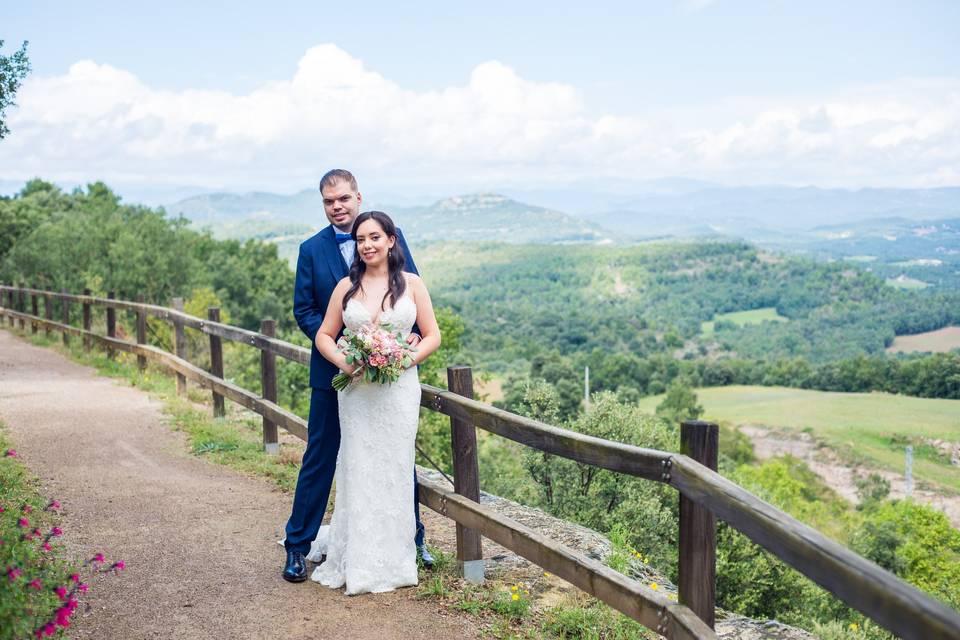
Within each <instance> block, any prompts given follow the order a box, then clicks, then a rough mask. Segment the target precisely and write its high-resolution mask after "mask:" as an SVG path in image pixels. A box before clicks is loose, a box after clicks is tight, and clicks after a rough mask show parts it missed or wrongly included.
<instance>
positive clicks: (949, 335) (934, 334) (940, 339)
mask: <svg viewBox="0 0 960 640" xmlns="http://www.w3.org/2000/svg"><path fill="white" fill-rule="evenodd" d="M953 349H960V327H944V328H943V329H937V330H936V331H927V332H926V333H917V334H914V335H912V336H897V337H896V338H894V340H893V344H891V345H890V346H889V347H887V353H913V352H916V351H920V352H930V353H946V352H947V351H952V350H953Z"/></svg>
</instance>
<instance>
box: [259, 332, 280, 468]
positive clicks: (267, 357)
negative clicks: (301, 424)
mask: <svg viewBox="0 0 960 640" xmlns="http://www.w3.org/2000/svg"><path fill="white" fill-rule="evenodd" d="M260 333H262V334H263V335H265V336H269V337H271V338H273V337H274V336H276V335H277V323H276V322H275V321H273V320H271V319H269V318H268V319H265V320H261V321H260ZM260 390H261V391H262V395H263V398H264V400H269V401H270V402H276V401H277V356H276V355H274V354H273V353H271V352H270V351H267V350H266V349H261V350H260ZM263 450H264V451H266V452H267V453H270V454H273V455H276V454H278V453H280V440H279V437H278V434H277V425H276V423H274V422H271V421H270V420H267V419H266V417H264V419H263Z"/></svg>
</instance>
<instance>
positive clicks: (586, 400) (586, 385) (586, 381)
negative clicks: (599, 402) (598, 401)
mask: <svg viewBox="0 0 960 640" xmlns="http://www.w3.org/2000/svg"><path fill="white" fill-rule="evenodd" d="M583 408H584V409H589V408H590V366H589V365H587V366H586V367H584V368H583Z"/></svg>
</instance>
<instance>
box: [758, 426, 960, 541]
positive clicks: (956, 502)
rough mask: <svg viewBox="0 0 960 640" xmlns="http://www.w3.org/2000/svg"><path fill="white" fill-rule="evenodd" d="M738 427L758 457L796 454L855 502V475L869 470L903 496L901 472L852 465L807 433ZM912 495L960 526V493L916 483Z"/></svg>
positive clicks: (897, 496) (835, 488) (893, 492)
mask: <svg viewBox="0 0 960 640" xmlns="http://www.w3.org/2000/svg"><path fill="white" fill-rule="evenodd" d="M740 430H741V431H743V433H745V434H746V435H747V436H748V437H749V438H750V441H751V442H753V448H754V451H756V454H757V457H758V458H760V459H761V460H766V459H768V458H773V457H776V456H782V455H786V454H790V455H792V456H794V457H795V458H799V459H800V460H803V461H804V462H806V463H807V466H809V467H810V469H811V470H812V471H813V472H814V473H816V474H817V475H818V476H820V477H821V478H823V480H824V481H825V482H826V483H827V485H829V486H830V487H831V488H832V489H833V490H834V491H836V492H837V493H839V494H840V495H841V496H843V497H844V498H846V499H847V500H849V501H850V502H852V503H854V504H857V503H858V502H859V501H860V500H859V498H858V497H857V485H856V479H857V478H858V477H860V476H866V475H868V474H870V473H877V474H880V475H881V476H883V477H884V478H886V479H887V480H888V481H889V482H890V497H891V498H903V497H905V496H906V479H905V478H904V475H903V474H902V473H896V472H894V471H889V470H887V469H872V468H867V467H857V468H854V467H851V466H850V465H849V464H847V463H845V462H843V461H842V460H841V459H840V458H839V457H838V456H837V455H836V454H835V453H834V452H833V451H831V450H830V449H827V448H821V447H818V446H817V442H816V440H815V439H814V438H813V436H811V435H810V434H808V433H802V432H800V433H798V432H795V431H791V430H787V429H770V428H766V427H762V426H757V425H741V426H740ZM912 495H913V498H914V499H915V500H917V501H918V502H921V503H923V504H928V505H930V506H932V507H934V508H936V509H939V510H940V511H942V512H943V513H944V514H946V516H947V519H948V520H950V523H951V524H952V525H953V526H954V527H956V528H957V529H960V496H956V495H944V494H942V493H937V492H935V491H930V490H928V489H921V488H918V487H914V489H913V494H912Z"/></svg>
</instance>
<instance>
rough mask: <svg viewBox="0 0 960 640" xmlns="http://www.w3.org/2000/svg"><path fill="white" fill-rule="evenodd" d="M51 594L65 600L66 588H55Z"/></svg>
mask: <svg viewBox="0 0 960 640" xmlns="http://www.w3.org/2000/svg"><path fill="white" fill-rule="evenodd" d="M53 592H54V593H55V594H57V597H58V598H60V599H61V600H66V599H67V588H66V587H57V588H56V589H54V590H53Z"/></svg>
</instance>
